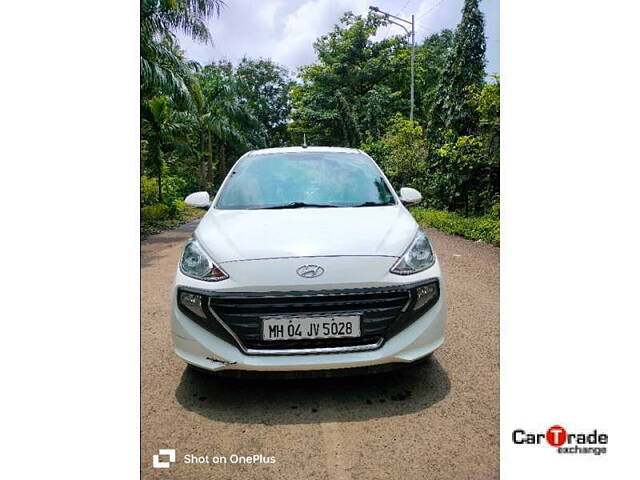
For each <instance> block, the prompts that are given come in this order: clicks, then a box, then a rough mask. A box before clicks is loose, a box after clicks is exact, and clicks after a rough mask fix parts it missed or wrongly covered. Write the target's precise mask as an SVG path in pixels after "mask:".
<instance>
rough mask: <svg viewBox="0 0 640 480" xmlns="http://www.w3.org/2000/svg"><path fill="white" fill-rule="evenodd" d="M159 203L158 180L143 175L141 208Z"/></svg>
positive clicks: (141, 179)
mask: <svg viewBox="0 0 640 480" xmlns="http://www.w3.org/2000/svg"><path fill="white" fill-rule="evenodd" d="M157 202H158V179H157V178H149V177H145V176H144V175H142V176H141V177H140V206H142V207H146V206H147V205H153V204H154V203H157Z"/></svg>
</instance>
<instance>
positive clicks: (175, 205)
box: [166, 200, 185, 218]
mask: <svg viewBox="0 0 640 480" xmlns="http://www.w3.org/2000/svg"><path fill="white" fill-rule="evenodd" d="M166 207H167V215H168V216H169V218H178V217H179V216H180V214H181V213H182V212H183V211H184V209H185V204H184V202H183V201H182V200H173V201H171V202H169V203H167V204H166Z"/></svg>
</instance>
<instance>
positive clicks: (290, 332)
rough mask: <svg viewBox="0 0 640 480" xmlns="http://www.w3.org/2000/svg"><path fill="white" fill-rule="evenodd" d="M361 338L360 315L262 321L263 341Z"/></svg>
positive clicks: (266, 319)
mask: <svg viewBox="0 0 640 480" xmlns="http://www.w3.org/2000/svg"><path fill="white" fill-rule="evenodd" d="M359 336H360V316H359V315H336V316H324V317H266V318H263V319H262V339H263V340H310V339H315V338H352V337H359Z"/></svg>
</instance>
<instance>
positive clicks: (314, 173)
mask: <svg viewBox="0 0 640 480" xmlns="http://www.w3.org/2000/svg"><path fill="white" fill-rule="evenodd" d="M394 203H395V200H394V197H393V194H392V193H391V191H390V189H389V187H388V186H387V184H386V182H385V181H384V178H383V177H382V176H381V174H380V171H379V170H378V169H377V168H376V166H375V164H374V163H373V162H372V161H371V159H369V158H368V157H367V156H365V155H363V154H360V153H343V152H300V153H297V152H296V153H293V152H291V153H273V154H259V155H250V156H248V157H245V158H243V159H242V160H240V161H239V162H238V163H237V164H236V166H235V167H234V169H233V170H232V171H231V172H230V174H229V179H228V180H227V182H226V184H225V186H224V188H223V190H222V191H221V192H220V196H219V199H218V201H217V203H216V208H221V209H250V208H287V207H291V208H293V207H303V206H331V207H354V206H375V205H391V204H394Z"/></svg>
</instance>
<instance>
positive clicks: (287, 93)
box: [140, 0, 500, 243]
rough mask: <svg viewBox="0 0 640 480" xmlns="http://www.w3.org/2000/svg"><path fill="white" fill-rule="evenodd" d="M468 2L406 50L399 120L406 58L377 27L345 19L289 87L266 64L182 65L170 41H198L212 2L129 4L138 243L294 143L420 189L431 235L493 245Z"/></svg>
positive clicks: (285, 76) (489, 91) (496, 151)
mask: <svg viewBox="0 0 640 480" xmlns="http://www.w3.org/2000/svg"><path fill="white" fill-rule="evenodd" d="M478 3H479V0H465V2H464V8H463V11H462V20H461V22H460V24H459V25H458V27H457V28H456V30H455V33H454V32H452V31H450V30H443V31H442V32H440V33H437V34H434V35H431V36H429V37H427V38H425V39H424V41H423V42H422V43H421V44H419V45H417V46H416V48H415V121H414V122H413V123H412V122H410V121H408V120H407V117H408V116H409V89H410V76H411V71H410V51H411V50H410V48H409V45H408V43H407V38H406V36H405V35H403V34H399V35H397V36H394V37H389V38H385V39H383V40H380V41H377V40H376V39H375V35H376V32H377V31H378V29H379V28H380V27H382V26H387V25H388V22H387V20H385V19H384V18H382V17H381V16H379V15H375V14H369V15H368V16H358V15H354V14H353V13H351V12H347V13H345V14H344V15H343V16H342V17H341V19H340V21H339V23H338V24H337V25H335V27H334V28H333V29H332V30H331V31H330V32H328V33H327V34H326V35H323V36H321V37H320V38H318V39H317V40H316V42H315V43H314V48H315V51H316V53H317V56H318V61H317V62H316V63H314V64H312V65H307V66H304V67H301V68H300V69H299V71H298V75H297V80H296V81H295V82H294V81H293V80H292V79H291V77H290V75H289V73H288V72H287V71H286V69H285V68H283V67H281V66H279V65H277V64H275V63H274V62H272V61H271V60H269V59H250V58H245V59H243V60H242V61H241V62H240V64H239V65H237V66H234V65H232V64H231V63H230V62H228V61H220V62H217V63H211V64H209V65H206V66H204V67H202V66H200V65H199V64H197V63H195V62H192V61H189V60H187V59H186V58H185V56H184V53H183V52H182V50H181V49H180V46H179V44H178V41H177V37H176V33H177V32H180V33H181V34H182V35H184V36H187V37H190V38H191V39H193V40H196V41H200V42H208V41H210V40H211V36H210V34H209V31H208V30H207V19H209V18H211V16H213V15H215V14H218V13H219V10H220V7H221V6H222V5H223V2H222V1H221V0H197V1H192V0H141V20H140V21H141V25H140V36H141V38H140V62H141V74H140V75H141V78H140V80H141V158H140V161H141V182H140V183H141V186H140V202H141V207H142V211H141V216H142V217H143V228H142V230H143V232H147V233H148V232H151V231H156V229H158V228H170V227H171V226H172V225H176V224H178V223H179V222H181V221H186V220H185V218H187V217H188V216H189V215H191V217H189V218H197V216H196V217H194V215H201V214H202V211H195V212H194V211H192V209H188V208H184V205H183V204H182V202H181V200H182V199H183V198H184V197H185V196H186V195H188V194H189V193H191V192H194V191H197V190H207V191H209V192H210V193H214V192H215V190H216V188H217V186H218V185H219V184H220V182H221V181H222V180H223V178H224V177H225V176H226V174H227V171H228V169H229V167H230V166H231V164H232V162H233V161H234V160H235V159H236V158H238V157H239V156H240V155H242V154H243V153H245V152H246V151H247V150H250V149H255V148H265V147H274V146H285V145H292V144H293V145H299V144H301V143H302V138H303V134H306V136H307V141H308V143H309V144H310V145H335V146H350V147H356V148H361V149H363V150H365V151H366V152H367V153H369V154H370V155H371V156H372V157H373V158H374V159H375V160H376V161H377V162H378V163H379V164H380V165H381V167H382V168H383V170H384V171H385V173H386V174H387V176H388V177H389V179H390V180H391V182H392V183H393V185H394V186H395V187H396V188H399V187H403V186H411V187H414V188H416V189H418V190H420V191H421V192H422V194H423V197H424V199H425V200H424V205H425V206H427V207H428V208H429V209H431V210H425V211H426V212H433V213H429V214H422V215H427V216H429V218H430V219H432V220H433V221H434V222H436V223H438V222H439V225H441V228H443V229H449V230H450V231H452V233H461V234H464V235H467V236H470V238H476V237H477V238H483V239H485V240H486V241H491V242H494V243H495V242H498V243H499V226H498V230H497V231H496V230H495V229H494V228H493V227H494V226H495V224H496V223H497V222H498V223H499V219H498V218H497V216H496V215H495V214H493V213H492V212H493V211H494V210H495V209H496V208H497V207H495V204H496V202H497V201H498V199H499V193H500V190H499V188H500V185H499V177H500V170H499V168H500V81H499V78H498V77H497V76H496V77H495V79H494V81H491V82H489V83H485V73H484V65H485V58H484V53H485V39H484V31H483V30H484V20H483V16H482V13H481V12H480V10H479V8H478ZM394 28H395V27H394ZM437 210H444V211H445V212H436V211H437ZM447 212H453V213H447ZM456 213H458V214H464V215H467V216H470V217H469V222H470V223H469V222H467V223H465V220H464V217H461V216H460V215H456ZM445 220H446V221H445ZM492 222H493V223H492ZM436 226H437V225H436ZM492 229H493V230H492ZM449 230H447V231H449ZM454 230H455V232H454ZM491 232H493V233H491ZM496 232H497V233H496ZM492 235H493V236H492ZM496 238H497V240H496ZM487 239H489V240H487Z"/></svg>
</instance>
